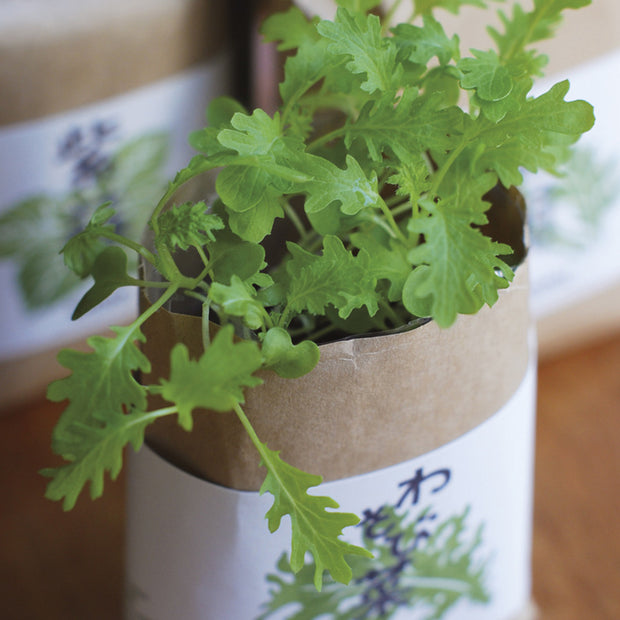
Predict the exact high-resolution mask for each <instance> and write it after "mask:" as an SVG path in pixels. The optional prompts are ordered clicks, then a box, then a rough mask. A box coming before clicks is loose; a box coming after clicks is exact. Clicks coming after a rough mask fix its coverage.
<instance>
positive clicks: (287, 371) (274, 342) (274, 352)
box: [261, 327, 320, 379]
mask: <svg viewBox="0 0 620 620" xmlns="http://www.w3.org/2000/svg"><path fill="white" fill-rule="evenodd" d="M261 352H262V354H263V357H264V359H265V367H266V368H269V369H270V370H273V371H274V372H276V373H277V374H278V375H280V376H281V377H284V378H286V379H296V378H297V377H301V376H303V375H305V374H308V373H309V372H310V371H311V370H312V369H313V368H314V367H315V366H316V365H317V363H318V361H319V356H320V353H319V347H318V346H317V345H316V343H314V342H312V341H310V340H304V341H303V342H300V343H299V344H293V342H292V340H291V336H290V334H289V333H288V332H287V331H286V330H285V329H282V328H281V327H272V328H271V329H270V330H269V331H268V332H267V333H266V334H265V336H264V338H263V344H262V347H261Z"/></svg>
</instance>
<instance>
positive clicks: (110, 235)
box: [101, 230, 157, 265]
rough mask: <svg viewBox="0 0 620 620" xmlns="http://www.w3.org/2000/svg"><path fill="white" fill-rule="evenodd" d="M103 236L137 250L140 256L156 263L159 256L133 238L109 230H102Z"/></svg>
mask: <svg viewBox="0 0 620 620" xmlns="http://www.w3.org/2000/svg"><path fill="white" fill-rule="evenodd" d="M101 236H102V237H105V238H106V239H109V240H110V241H115V242H116V243H119V244H121V245H124V246H126V247H128V248H129V249H131V250H134V252H137V253H138V254H139V255H140V256H142V258H144V259H145V260H147V261H148V262H149V263H151V264H152V265H155V263H156V262H157V257H156V256H155V254H153V252H151V251H149V250H147V249H146V248H145V247H144V246H143V245H140V244H139V243H136V242H135V241H132V240H131V239H127V237H123V236H122V235H119V234H117V233H115V232H112V231H108V230H104V231H102V233H101Z"/></svg>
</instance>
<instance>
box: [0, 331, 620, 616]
mask: <svg viewBox="0 0 620 620" xmlns="http://www.w3.org/2000/svg"><path fill="white" fill-rule="evenodd" d="M619 371H620V335H616V336H614V337H610V338H608V339H607V340H606V341H603V342H597V343H595V344H591V345H588V346H587V347H585V348H581V349H579V350H578V351H573V352H570V353H568V354H564V355H563V356H562V357H559V358H555V359H551V360H546V361H543V362H541V364H540V369H539V391H538V424H537V448H536V491H535V516H534V550H533V580H534V596H535V599H536V601H537V603H538V606H539V608H540V612H541V613H540V618H541V620H573V619H574V620H619V619H620V529H619V523H620V520H619V515H620V493H619V492H620V486H619V482H618V481H619V480H620V450H619V449H618V447H619V446H618V443H619V440H620V416H619V415H618V414H619V413H620V372H619ZM60 411H61V407H60V406H59V405H57V404H51V403H46V402H34V403H30V404H28V405H26V406H23V407H21V408H20V409H19V410H16V411H14V412H13V413H12V414H10V415H4V416H2V417H0V491H1V493H2V495H1V499H0V618H2V619H4V620H99V619H101V620H116V619H120V618H121V617H122V614H121V600H122V589H123V545H124V534H123V528H124V516H123V510H124V491H125V488H124V480H123V478H122V475H121V476H120V478H119V480H118V481H117V482H116V483H113V484H111V483H109V482H108V483H107V488H106V492H105V493H104V497H103V498H102V499H99V500H97V501H96V502H91V501H90V500H86V501H84V499H82V501H80V502H78V506H77V508H76V509H75V510H74V511H72V512H69V513H63V512H62V509H61V507H60V505H58V504H56V503H53V502H50V501H47V500H45V499H43V490H44V487H45V480H44V479H43V478H42V477H40V476H39V475H38V474H37V471H38V469H40V468H42V467H45V466H49V465H50V464H54V463H55V461H54V460H53V459H52V458H51V456H50V453H49V435H50V432H51V429H52V426H53V425H54V423H55V420H56V418H57V416H58V415H59V413H60ZM171 620H177V619H171ZM181 620H182V619H181ZM222 620H229V619H222ZM230 620H244V619H230Z"/></svg>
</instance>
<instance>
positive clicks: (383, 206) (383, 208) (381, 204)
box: [379, 198, 407, 244]
mask: <svg viewBox="0 0 620 620" xmlns="http://www.w3.org/2000/svg"><path fill="white" fill-rule="evenodd" d="M379 207H380V208H381V211H382V212H383V215H384V216H385V219H386V220H387V222H388V224H389V225H390V228H391V229H392V231H393V232H394V235H395V237H396V238H397V239H399V240H400V241H401V242H402V243H404V244H406V243H407V238H406V237H405V235H403V232H402V230H401V229H400V228H399V227H398V224H397V223H396V220H395V219H394V216H393V215H392V212H391V211H390V208H389V207H388V206H387V205H386V204H385V201H384V200H383V199H382V198H380V199H379Z"/></svg>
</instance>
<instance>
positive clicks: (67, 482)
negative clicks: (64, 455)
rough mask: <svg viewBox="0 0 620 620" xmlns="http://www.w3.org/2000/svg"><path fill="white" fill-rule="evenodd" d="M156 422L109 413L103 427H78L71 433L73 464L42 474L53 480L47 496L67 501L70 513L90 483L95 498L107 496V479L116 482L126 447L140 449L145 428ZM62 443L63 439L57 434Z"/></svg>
mask: <svg viewBox="0 0 620 620" xmlns="http://www.w3.org/2000/svg"><path fill="white" fill-rule="evenodd" d="M152 421H153V418H152V416H150V415H149V414H148V413H146V412H144V411H131V412H129V413H123V412H121V411H118V410H115V411H109V412H107V413H106V414H105V420H104V421H103V422H102V423H101V424H100V425H96V424H92V425H85V424H81V423H80V424H77V423H76V424H75V425H74V427H73V428H72V429H71V431H70V435H71V436H70V440H68V441H67V446H66V448H65V447H64V444H63V448H64V449H66V450H70V449H72V448H75V450H74V451H73V455H72V458H70V459H69V460H70V461H71V462H70V463H66V464H64V465H61V466H59V467H56V468H46V469H44V470H42V471H41V473H42V475H44V476H46V477H49V478H52V480H51V481H50V482H49V483H48V485H47V488H46V491H45V497H47V498H48V499H51V500H64V502H63V507H64V509H65V510H70V509H71V508H73V506H74V505H75V503H76V501H77V499H78V497H79V495H80V493H81V491H82V489H83V488H84V487H85V486H86V485H87V484H88V483H89V482H90V496H91V498H92V499H96V498H97V497H100V496H101V494H102V493H103V486H104V476H105V473H106V472H109V473H110V478H111V479H112V480H115V479H116V477H117V476H118V474H119V472H120V470H121V468H122V464H123V451H124V448H125V446H127V445H128V444H131V446H132V447H133V448H134V450H138V449H139V448H140V446H141V445H142V443H143V441H144V429H145V428H146V427H147V426H148V425H149V424H150V423H151V422H152ZM57 441H58V442H59V443H60V442H61V441H62V437H61V436H60V435H57ZM69 446H71V447H69Z"/></svg>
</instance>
